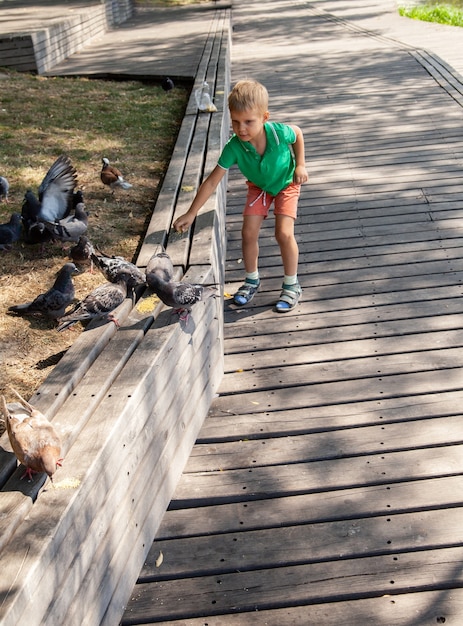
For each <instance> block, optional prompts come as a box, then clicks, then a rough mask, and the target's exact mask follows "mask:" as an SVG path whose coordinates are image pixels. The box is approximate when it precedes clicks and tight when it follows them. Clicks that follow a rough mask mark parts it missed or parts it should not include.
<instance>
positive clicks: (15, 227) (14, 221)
mask: <svg viewBox="0 0 463 626" xmlns="http://www.w3.org/2000/svg"><path fill="white" fill-rule="evenodd" d="M21 228H22V226H21V216H20V215H19V213H12V215H11V217H10V221H9V222H7V223H6V224H0V250H9V249H10V248H11V246H12V245H13V244H14V243H16V242H17V241H18V239H19V238H20V236H21Z"/></svg>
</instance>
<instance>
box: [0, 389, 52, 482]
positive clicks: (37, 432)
mask: <svg viewBox="0 0 463 626" xmlns="http://www.w3.org/2000/svg"><path fill="white" fill-rule="evenodd" d="M12 391H13V393H14V394H15V395H16V396H17V397H18V399H19V401H20V402H21V405H22V407H23V408H24V409H25V410H24V411H22V410H21V411H19V410H18V411H14V412H13V411H10V410H9V409H8V406H7V404H6V400H5V397H4V396H2V402H1V409H2V413H3V418H4V420H5V422H6V429H7V432H8V437H9V439H10V443H11V447H12V448H13V452H14V453H15V456H16V458H17V459H18V461H19V462H20V463H22V464H23V465H24V466H25V467H26V472H25V474H24V476H27V477H28V479H29V480H30V479H31V478H32V474H33V473H39V472H45V474H47V476H49V478H50V480H51V481H53V474H54V473H55V471H56V468H57V467H58V466H61V461H62V458H61V438H60V436H59V435H58V433H57V432H56V430H55V429H54V428H53V426H52V424H51V423H50V422H49V421H48V419H47V418H46V417H45V415H43V413H41V412H40V411H39V410H38V409H36V408H35V407H33V406H32V405H31V404H29V402H26V400H24V398H22V397H21V396H20V395H19V393H18V392H17V391H15V390H14V389H13V390H12ZM24 476H23V478H24Z"/></svg>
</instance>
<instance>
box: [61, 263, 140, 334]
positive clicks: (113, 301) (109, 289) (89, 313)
mask: <svg viewBox="0 0 463 626" xmlns="http://www.w3.org/2000/svg"><path fill="white" fill-rule="evenodd" d="M128 278H129V276H128V275H124V274H122V273H121V275H120V278H119V281H118V282H117V283H104V284H103V285H99V286H98V287H96V289H94V290H93V291H92V292H91V293H89V294H88V296H86V297H85V298H84V299H83V300H81V301H80V302H78V303H77V304H76V305H75V307H74V308H73V309H72V311H71V312H70V313H68V314H66V315H64V316H63V317H61V318H60V319H59V320H58V321H59V326H58V328H57V330H58V331H59V332H61V331H63V330H66V329H67V328H70V327H71V326H74V324H76V323H77V322H85V321H90V320H92V319H97V318H101V319H104V318H106V319H107V320H109V321H111V322H114V323H115V324H116V326H119V323H118V321H117V319H116V318H115V317H114V316H113V315H111V313H112V311H114V309H115V308H117V307H118V306H119V305H120V304H122V303H123V302H124V300H125V298H126V296H127V280H128Z"/></svg>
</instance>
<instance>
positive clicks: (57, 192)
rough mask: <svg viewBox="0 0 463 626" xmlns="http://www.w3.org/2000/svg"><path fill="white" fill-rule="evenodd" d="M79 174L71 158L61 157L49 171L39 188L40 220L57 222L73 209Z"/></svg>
mask: <svg viewBox="0 0 463 626" xmlns="http://www.w3.org/2000/svg"><path fill="white" fill-rule="evenodd" d="M76 184H77V172H76V169H75V167H74V166H73V165H72V163H71V160H70V159H69V157H67V156H64V155H61V156H60V157H58V158H57V159H56V161H55V162H54V163H53V165H52V166H51V167H50V169H49V170H48V172H47V174H46V176H45V178H44V179H43V181H42V183H41V185H40V187H39V201H40V202H41V209H40V219H42V220H43V221H46V222H55V221H57V220H60V219H62V218H63V217H65V216H66V215H68V214H69V212H70V211H71V209H72V206H73V193H74V188H75V186H76Z"/></svg>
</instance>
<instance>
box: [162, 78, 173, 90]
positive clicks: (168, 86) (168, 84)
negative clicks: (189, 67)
mask: <svg viewBox="0 0 463 626" xmlns="http://www.w3.org/2000/svg"><path fill="white" fill-rule="evenodd" d="M161 87H162V88H163V89H164V91H171V90H172V89H173V88H174V87H175V85H174V81H173V80H172V79H171V78H169V77H168V76H166V77H165V78H163V80H162V83H161Z"/></svg>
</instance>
